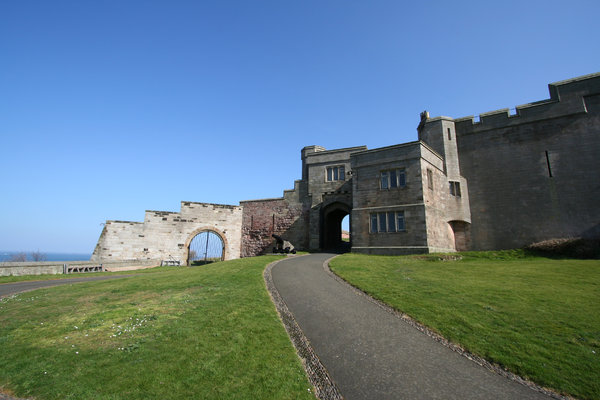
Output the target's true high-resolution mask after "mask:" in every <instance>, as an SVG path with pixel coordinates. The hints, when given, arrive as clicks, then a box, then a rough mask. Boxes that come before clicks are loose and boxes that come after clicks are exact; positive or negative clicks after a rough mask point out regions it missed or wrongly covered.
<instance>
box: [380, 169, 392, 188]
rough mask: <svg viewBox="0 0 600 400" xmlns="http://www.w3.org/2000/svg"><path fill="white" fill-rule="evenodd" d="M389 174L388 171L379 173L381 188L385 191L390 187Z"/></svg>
mask: <svg viewBox="0 0 600 400" xmlns="http://www.w3.org/2000/svg"><path fill="white" fill-rule="evenodd" d="M389 175H390V173H389V172H388V171H381V188H382V189H387V188H389V187H390V183H389V182H390V177H389Z"/></svg>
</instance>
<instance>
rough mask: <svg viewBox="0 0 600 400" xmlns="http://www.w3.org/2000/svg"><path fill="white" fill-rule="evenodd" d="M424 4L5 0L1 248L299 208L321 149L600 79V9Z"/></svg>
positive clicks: (45, 245)
mask: <svg viewBox="0 0 600 400" xmlns="http://www.w3.org/2000/svg"><path fill="white" fill-rule="evenodd" d="M407 3H409V2H401V1H385V0H381V1H379V0H375V1H360V2H359V1H329V0H319V1H295V2H294V1H261V0H255V1H233V0H231V1H123V0H119V1H95V2H92V1H78V0H77V1H62V0H53V1H29V0H23V1H17V0H13V1H11V0H8V1H3V2H0V152H1V153H0V154H1V157H0V182H1V183H2V196H0V249H2V250H23V251H30V250H36V249H40V250H41V251H46V252H52V251H61V252H83V253H91V252H92V251H93V249H94V246H95V244H96V241H97V239H98V236H99V235H100V232H101V229H102V226H101V223H103V222H104V221H105V220H107V219H116V220H133V221H142V220H143V218H144V210H166V211H179V206H180V201H182V200H186V201H200V202H211V203H224V204H238V202H239V201H240V200H248V199H257V198H267V197H280V196H281V195H282V192H283V190H284V189H290V188H292V187H293V182H294V180H295V179H299V178H300V174H301V170H300V167H301V165H300V150H301V149H302V147H304V146H307V145H313V144H316V145H321V146H324V147H326V148H329V149H333V148H341V147H349V146H357V145H366V146H368V147H369V148H376V147H381V146H387V145H392V144H397V143H403V142H407V141H413V140H416V127H417V124H418V122H419V113H420V112H421V111H423V110H425V109H426V110H428V111H430V113H431V115H432V116H437V115H447V116H451V117H456V118H458V117H463V116H467V115H472V114H479V113H483V112H487V111H491V110H495V109H498V108H505V107H508V108H512V107H514V106H516V105H519V104H523V103H527V102H530V101H537V100H541V99H546V98H548V90H547V84H548V83H550V82H555V81H559V80H563V79H568V78H571V77H575V76H580V75H585V74H589V73H593V72H598V71H600V40H599V38H600V24H599V23H598V16H599V15H600V2H598V1H578V0H574V1H569V2H566V1H518V2H516V1H503V2H481V1H473V2H461V1H452V2H436V1H422V2H411V3H413V4H407ZM417 3H418V4H417ZM488 3H489V4H488Z"/></svg>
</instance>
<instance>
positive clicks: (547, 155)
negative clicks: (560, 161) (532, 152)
mask: <svg viewBox="0 0 600 400" xmlns="http://www.w3.org/2000/svg"><path fill="white" fill-rule="evenodd" d="M546 164H547V165H548V176H549V177H550V178H552V166H551V165H550V154H548V150H546Z"/></svg>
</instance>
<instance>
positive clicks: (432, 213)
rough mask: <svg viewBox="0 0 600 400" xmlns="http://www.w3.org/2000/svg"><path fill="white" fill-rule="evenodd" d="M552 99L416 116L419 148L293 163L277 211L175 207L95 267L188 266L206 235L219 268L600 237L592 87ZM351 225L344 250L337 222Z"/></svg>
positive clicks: (132, 230)
mask: <svg viewBox="0 0 600 400" xmlns="http://www.w3.org/2000/svg"><path fill="white" fill-rule="evenodd" d="M548 88H549V91H550V98H549V99H547V100H542V101H537V102H534V103H529V104H525V105H521V106H517V107H516V109H515V112H512V113H511V112H510V110H509V109H502V110H497V111H492V112H488V113H485V114H481V115H480V116H479V118H478V120H475V118H474V117H473V116H469V117H465V118H459V119H454V118H449V117H435V118H431V117H430V116H429V114H428V113H427V112H423V113H422V114H421V119H420V123H419V125H418V128H417V131H418V140H417V141H414V142H410V143H404V144H399V145H395V146H389V147H383V148H377V149H367V148H366V147H364V146H361V147H352V148H343V149H335V150H326V149H325V148H323V147H320V146H308V147H305V148H303V149H302V152H301V159H302V179H300V180H297V181H295V183H294V189H293V190H286V191H284V193H283V197H281V198H274V199H261V200H248V201H241V202H240V204H239V205H237V206H234V205H218V204H207V203H197V202H182V203H181V210H180V212H165V211H146V215H145V219H144V222H129V221H107V222H106V224H105V226H104V229H103V230H102V233H101V235H100V239H99V240H98V244H97V245H96V248H95V250H94V253H93V255H92V260H134V259H138V260H174V261H177V262H180V263H187V262H188V257H189V254H190V251H189V247H190V243H191V242H192V239H193V238H194V237H195V236H196V235H197V234H199V233H202V232H207V231H209V232H211V233H214V234H216V235H218V237H219V238H220V239H221V240H222V244H223V254H222V258H223V259H234V258H239V257H249V256H254V255H258V254H262V253H266V252H270V251H271V249H272V247H273V242H274V239H273V237H272V235H273V234H277V235H279V236H281V237H283V238H284V239H285V240H288V241H290V242H291V243H293V244H294V246H296V248H298V249H306V250H328V249H340V248H343V247H344V246H347V247H348V250H351V251H353V252H358V253H367V254H408V253H429V252H452V251H462V250H490V249H508V248H517V247H522V246H524V245H527V244H530V243H533V242H537V241H541V240H545V239H550V238H557V237H577V236H584V237H585V236H590V237H592V236H593V237H597V236H599V235H600V207H599V206H600V201H599V199H600V155H599V153H600V73H596V74H591V75H586V76H581V77H577V78H573V79H569V80H566V81H561V82H556V83H552V84H549V85H548ZM346 215H350V233H351V234H350V238H351V240H350V243H346V242H343V241H342V239H341V221H342V219H343V218H344V217H345V216H346Z"/></svg>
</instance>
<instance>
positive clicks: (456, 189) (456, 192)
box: [449, 181, 460, 197]
mask: <svg viewBox="0 0 600 400" xmlns="http://www.w3.org/2000/svg"><path fill="white" fill-rule="evenodd" d="M449 183H450V194H451V195H452V196H456V197H460V182H453V181H450V182H449Z"/></svg>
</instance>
